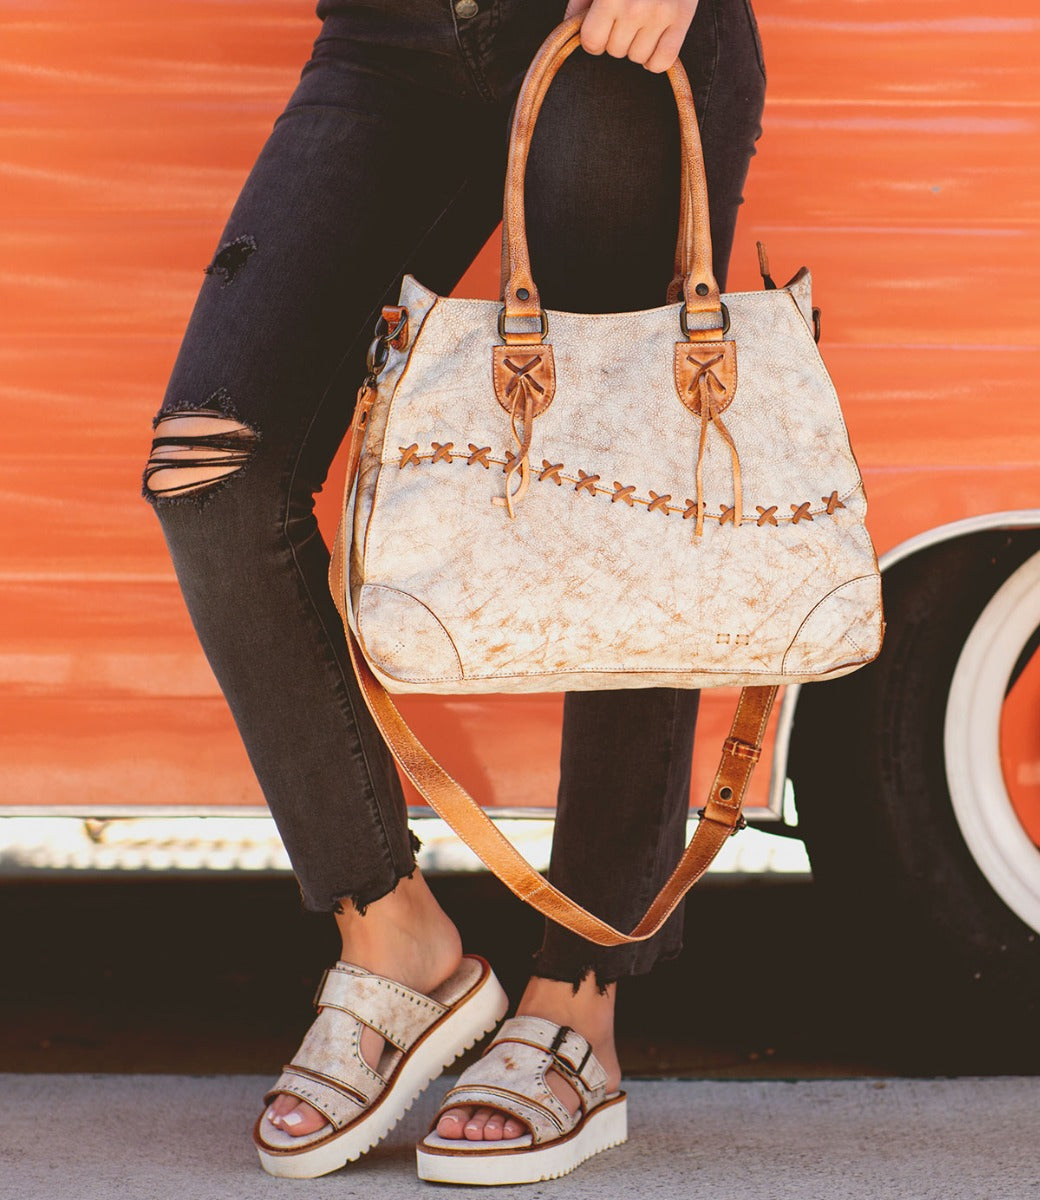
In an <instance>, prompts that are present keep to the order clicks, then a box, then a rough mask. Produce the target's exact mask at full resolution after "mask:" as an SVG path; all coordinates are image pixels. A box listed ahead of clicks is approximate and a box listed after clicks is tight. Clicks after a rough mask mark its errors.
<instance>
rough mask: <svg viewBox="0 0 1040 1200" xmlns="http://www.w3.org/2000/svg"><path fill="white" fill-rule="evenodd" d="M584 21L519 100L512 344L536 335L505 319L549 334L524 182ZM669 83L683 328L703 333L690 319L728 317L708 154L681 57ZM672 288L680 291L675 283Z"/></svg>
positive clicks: (512, 186) (562, 35)
mask: <svg viewBox="0 0 1040 1200" xmlns="http://www.w3.org/2000/svg"><path fill="white" fill-rule="evenodd" d="M582 20H583V18H582V17H580V16H579V17H572V18H570V19H569V20H567V21H563V22H561V23H560V24H559V25H558V26H557V27H556V29H554V30H553V31H552V33H550V34H549V36H548V37H547V38H546V39H545V41H544V42H543V43H542V46H541V48H540V49H539V51H538V53H537V54H536V55H535V57H534V59H533V60H532V62H531V65H530V67H528V70H527V74H526V75H525V76H524V82H523V84H522V86H521V88H520V95H519V97H518V98H517V103H516V111H515V113H514V116H513V124H512V128H511V130H510V137H509V158H508V163H507V166H506V181H505V197H504V204H503V238H502V242H503V245H502V254H503V271H502V275H503V279H504V280H505V287H504V289H503V296H502V300H503V306H504V308H503V320H502V323H501V327H502V329H503V331H504V336H505V340H506V341H507V342H511V341H530V340H532V336H533V335H532V334H530V333H521V332H519V331H515V330H509V329H507V328H506V322H508V321H510V320H512V319H518V318H533V319H535V320H538V321H539V322H540V325H541V328H542V330H543V333H542V336H544V314H543V311H542V306H541V301H540V299H539V296H538V289H537V287H536V286H535V283H534V279H533V278H532V276H531V264H530V256H529V253H528V248H527V231H526V224H525V209H524V177H525V174H526V168H527V158H528V154H529V152H530V148H531V139H532V137H533V134H534V126H535V122H536V121H537V119H538V113H539V110H540V109H541V106H542V102H543V100H544V98H545V93H546V91H547V90H548V86H549V84H550V83H551V82H552V80H553V78H554V77H555V75H556V72H557V71H558V70H559V69H560V67H561V66H562V65H563V63H564V62H565V61H566V59H567V58H568V57H569V56H570V55H571V54H573V53H574V51H575V50H577V49H578V47H579V46H580V45H581V36H580V32H579V31H580V28H581V23H582ZM668 80H669V83H670V84H671V86H672V92H673V94H674V96H675V102H676V107H677V109H678V115H679V137H680V142H681V145H682V176H683V187H682V192H681V197H680V204H681V208H680V223H679V239H678V246H677V253H676V262H677V266H678V271H679V272H681V273H682V285H681V290H682V294H683V301H684V304H683V313H682V317H683V323H684V325H685V326H688V327H689V328H693V327H694V326H696V327H697V328H702V329H703V328H704V327H705V325H704V322H703V320H701V321H696V322H691V321H690V318H691V317H692V316H693V315H694V314H703V313H714V314H717V315H718V321H717V322H716V323H715V324H716V325H717V326H721V325H722V324H723V320H724V318H723V314H722V304H721V299H720V296H719V289H718V284H717V283H716V281H715V276H714V274H713V271H712V255H711V229H710V224H709V218H708V189H707V184H706V182H705V177H704V155H703V152H702V149H701V141H700V133H699V131H698V128H697V113H696V110H695V108H694V104H693V94H692V92H691V91H690V84H689V80H688V79H687V76H686V71H685V69H684V68H683V66H682V63H681V62H680V61H678V60H676V62H675V63H673V65H672V66H671V67H669V69H668ZM672 286H673V288H674V281H673V285H672ZM670 290H671V289H670ZM539 340H541V339H540V338H539Z"/></svg>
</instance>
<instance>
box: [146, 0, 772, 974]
mask: <svg viewBox="0 0 1040 1200" xmlns="http://www.w3.org/2000/svg"><path fill="white" fill-rule="evenodd" d="M564 7H565V4H564V0H479V7H478V8H477V11H476V14H475V15H474V16H472V17H468V18H467V17H462V16H460V15H458V14H457V13H456V11H455V7H454V6H453V4H452V3H451V2H450V0H379V2H377V0H368V3H360V2H358V3H350V2H344V3H338V2H334V0H320V2H319V3H318V6H317V15H318V16H319V17H320V18H322V27H321V31H320V33H319V35H318V37H317V40H316V41H315V43H314V47H313V53H312V55H311V58H310V60H309V61H308V62H307V63H306V64H305V65H304V67H303V70H302V73H301V76H300V80H299V83H298V85H297V87H296V89H295V90H294V92H293V93H292V95H291V97H290V98H289V101H288V104H287V106H286V108H285V110H284V112H282V113H281V115H280V116H279V117H278V118H277V120H276V121H275V122H274V126H273V128H272V131H271V134H270V136H269V137H268V139H267V142H266V144H265V145H264V147H263V149H262V151H261V153H260V156H259V158H258V159H257V161H256V164H255V165H254V167H253V168H252V171H251V172H250V174H249V176H248V178H247V180H246V182H245V185H244V187H243V189H242V192H241V194H240V196H239V198H238V200H237V202H236V203H235V205H234V208H233V211H232V213H231V216H230V218H229V220H228V223H227V226H226V228H225V230H224V233H223V236H222V238H221V239H220V243H219V247H218V250H217V252H216V254H215V256H214V259H213V261H212V262H211V263H210V265H209V266H208V267H207V268H206V272H207V275H206V279H205V280H204V282H203V284H202V287H201V290H200V293H199V296H198V299H197V301H196V304H195V307H194V309H193V311H192V314H191V319H190V322H189V324H188V328H187V332H186V334H185V337H184V341H183V344H182V345H181V348H180V352H179V355H178V357H177V361H176V364H175V366H174V368H173V372H172V376H171V378H170V381H169V385H168V388H167V391H166V395H165V398H164V400H163V403H162V407H161V409H160V411H159V414H158V416H157V417H156V419H155V425H156V426H159V425H160V423H161V422H162V427H161V428H158V429H157V435H163V436H167V437H171V436H172V438H173V440H172V442H167V443H159V444H158V445H157V446H156V448H155V450H154V451H153V455H155V454H162V453H165V454H170V453H171V452H172V453H173V454H174V455H175V456H176V458H177V461H179V462H182V463H185V462H187V463H195V464H198V463H199V462H202V463H205V462H206V461H207V460H209V461H211V462H215V463H216V464H217V465H216V467H215V469H213V471H212V474H213V475H214V477H215V478H214V480H213V481H212V482H206V483H205V484H204V485H201V486H199V485H193V486H191V487H190V488H184V489H178V488H176V487H174V486H173V485H171V480H172V481H174V484H175V482H176V479H177V478H178V477H182V478H188V475H187V473H186V472H184V471H183V468H172V467H166V468H165V469H159V470H157V469H156V467H157V465H158V466H159V467H160V468H161V467H162V462H163V461H166V462H168V461H169V459H165V460H162V459H159V458H154V457H153V460H152V464H151V466H150V467H149V468H148V470H147V471H146V481H147V482H146V486H145V495H146V497H148V498H149V499H150V500H151V501H152V502H153V503H154V505H155V508H156V512H157V513H158V515H159V518H160V521H161V524H162V529H163V532H164V535H165V537H166V540H167V543H168V545H169V549H170V553H171V555H172V557H173V561H174V564H175V567H176V571H177V576H178V579H179V582H180V585H181V588H182V590H183V593H184V597H185V600H186V602H187V605H188V608H189V611H190V613H191V617H192V620H193V622H194V625H195V629H196V631H197V633H198V636H199V638H200V640H201V642H202V646H203V648H204V650H205V653H206V655H207V657H208V659H209V661H210V663H211V665H212V667H213V670H214V672H215V674H216V676H217V679H218V681H219V682H220V685H221V688H222V689H223V691H224V694H225V696H226V697H227V700H228V703H229V705H230V707H231V710H232V712H233V714H234V717H235V720H236V722H237V724H238V728H239V731H240V733H241V736H242V738H243V740H244V742H245V746H246V749H247V751H248V753H249V756H250V760H251V762H252V765H253V768H254V769H255V771H256V774H257V777H258V779H259V781H260V784H261V786H262V788H263V791H264V794H265V796H266V798H267V801H268V803H269V805H270V808H271V811H272V813H273V815H274V818H275V821H276V822H277V825H278V829H279V831H280V833H281V836H282V838H283V841H284V843H285V846H286V849H287V851H288V853H289V856H290V859H291V861H292V864H293V868H294V870H295V872H296V875H297V878H298V880H299V883H300V888H301V892H302V896H303V901H304V904H305V905H306V907H308V908H310V909H313V910H318V911H330V910H334V909H336V908H337V907H338V901H339V898H341V897H350V898H351V899H353V901H354V902H355V903H356V904H357V905H358V906H359V907H361V908H362V909H363V908H364V906H365V905H367V904H370V903H372V902H373V901H374V900H376V899H378V898H379V897H381V896H383V895H385V894H386V893H388V892H390V891H391V890H392V889H393V888H394V887H395V885H396V883H397V881H398V880H399V879H400V878H402V877H404V876H406V875H409V874H410V873H411V872H412V871H413V870H414V869H415V860H414V849H415V846H416V841H415V839H414V837H413V836H412V835H411V834H410V831H409V829H408V825H407V815H406V810H405V805H404V801H403V795H402V791H401V786H400V782H399V780H398V776H397V772H396V769H395V767H394V763H393V760H392V758H391V756H390V754H389V753H388V751H387V750H386V748H385V746H384V744H383V742H382V740H381V738H380V736H379V733H378V732H377V730H376V728H375V726H374V724H373V722H372V720H371V718H370V716H369V713H368V711H367V709H366V707H365V704H364V701H363V700H362V699H361V697H360V694H359V692H358V687H357V684H356V681H355V678H354V675H353V672H352V670H351V666H350V661H349V658H348V656H347V651H346V645H345V641H344V634H343V629H342V626H341V624H340V620H339V617H338V615H337V613H336V610H335V608H334V606H333V603H332V599H331V596H330V594H329V589H328V585H327V581H326V573H327V568H328V552H327V549H326V546H325V543H324V541H323V540H322V538H321V536H320V534H319V532H318V529H317V525H316V522H315V519H314V514H313V496H314V494H315V492H316V491H318V490H320V488H321V486H322V483H323V481H324V479H325V476H326V472H327V470H328V467H329V463H330V461H331V460H332V458H333V456H334V454H335V452H336V449H337V447H338V446H339V444H340V442H341V440H342V438H343V436H344V434H345V432H346V430H347V427H348V425H349V423H350V419H351V415H352V411H353V403H354V397H355V394H356V390H357V386H358V384H359V382H360V379H361V376H362V374H363V358H364V353H365V350H366V348H367V344H368V341H369V339H370V338H371V335H372V327H373V324H374V322H375V319H376V317H377V315H378V313H379V309H380V306H381V305H383V304H385V303H393V302H394V301H396V299H397V294H398V288H399V285H400V280H401V276H402V274H403V273H404V272H411V273H412V274H414V275H415V276H416V277H417V278H418V279H419V280H420V281H421V282H422V283H424V284H425V285H426V286H427V287H430V288H432V289H434V290H435V291H437V292H440V293H445V294H446V293H448V292H450V291H451V290H452V288H453V287H454V286H455V284H456V283H457V282H458V280H459V279H460V277H461V276H462V274H463V272H464V271H465V269H466V268H467V267H468V265H469V264H470V262H471V260H472V259H473V257H474V256H475V254H476V253H477V251H478V250H479V249H480V248H481V246H482V245H483V244H484V242H485V241H486V240H487V238H488V237H489V236H490V235H491V233H492V232H493V230H494V228H495V226H496V224H497V223H498V221H499V220H500V217H501V209H502V190H503V179H504V169H505V153H506V147H507V130H508V122H509V118H510V114H511V109H512V106H513V103H514V101H515V99H516V94H517V91H518V89H519V85H520V81H521V79H522V77H523V73H524V71H525V69H526V67H527V65H528V63H529V62H530V60H531V58H532V56H533V54H534V52H535V51H536V49H537V48H538V46H539V44H540V43H541V41H542V39H543V38H544V37H545V35H546V34H547V33H548V32H549V31H550V30H551V29H552V28H553V27H554V26H555V25H556V24H557V23H558V21H559V20H560V19H561V18H562V16H563V11H564ZM463 11H466V10H465V9H464V10H463ZM682 61H683V63H684V65H685V67H686V70H687V72H688V74H689V77H690V82H691V84H692V87H693V92H694V97H695V102H696V106H697V111H698V115H699V117H700V121H701V136H702V140H703V144H704V151H705V159H706V164H707V176H708V186H709V194H710V202H711V221H712V230H711V232H712V241H713V245H714V251H715V271H716V275H717V276H718V279H719V283H720V284H723V283H724V281H725V276H726V266H727V262H728V259H729V253H730V247H731V244H732V237H733V227H734V223H735V220H736V216H737V208H738V206H739V204H740V202H741V189H742V187H743V184H744V179H745V176H746V173H747V168H748V163H749V161H750V158H751V155H752V154H753V153H754V142H755V140H756V139H757V137H758V136H759V134H760V132H761V130H760V118H761V113H762V104H763V98H764V91H765V76H764V71H763V67H762V58H761V47H760V43H759V41H758V34H757V29H756V27H755V23H754V17H753V15H752V12H751V8H750V4H749V0H700V6H699V8H698V10H697V14H696V17H695V19H694V21H693V25H692V27H691V29H690V32H689V35H688V37H687V38H686V42H685V45H684V46H683V49H682ZM678 177H679V143H678V123H677V120H676V117H675V109H674V102H673V100H672V94H671V89H670V87H669V86H668V83H667V80H666V78H665V77H664V76H663V75H659V74H652V73H650V72H648V71H646V70H644V69H643V68H642V67H640V66H638V65H636V64H634V63H632V62H629V61H628V60H618V59H614V58H611V57H609V56H607V55H601V56H592V55H588V54H586V53H584V52H583V51H581V50H579V51H578V52H577V53H575V54H574V55H572V56H571V58H570V59H569V60H568V61H567V63H566V64H565V65H564V67H563V68H562V69H561V71H560V73H559V76H558V78H557V80H556V82H554V84H553V86H552V87H551V88H550V90H549V93H548V96H547V99H546V102H545V106H544V109H543V113H542V116H541V118H540V120H539V123H538V126H537V128H536V131H535V137H534V144H533V147H532V154H531V159H530V167H529V171H528V181H527V196H528V233H529V240H530V246H531V256H532V266H533V268H534V274H535V278H536V279H537V281H538V285H539V288H540V290H541V296H542V300H543V303H544V304H545V306H546V307H547V308H557V309H571V310H577V311H589V312H595V311H601V312H602V311H621V310H628V309H639V308H648V307H654V306H657V305H660V304H663V303H664V302H665V289H666V286H667V284H668V282H669V279H670V277H671V273H672V256H673V251H674V244H675V234H676V228H677V223H678V194H679V189H678ZM191 414H200V419H199V421H197V422H196V423H197V424H200V425H205V426H206V427H207V429H209V428H212V429H214V430H217V431H218V432H217V433H216V434H214V435H212V436H209V437H206V436H205V435H204V436H203V437H202V438H201V439H199V438H192V437H184V436H180V437H178V436H177V433H178V431H179V432H180V433H182V434H183V432H184V424H183V421H182V422H181V424H180V426H179V427H178V424H177V422H176V421H172V422H171V421H164V418H170V417H173V416H175V415H180V416H184V415H191ZM207 417H208V418H225V419H226V420H219V419H217V420H213V421H211V422H210V423H209V424H207V421H206V420H202V419H201V418H207ZM232 422H237V423H239V424H240V426H241V427H240V428H237V429H232V428H230V426H231V423H232ZM178 471H180V476H178ZM696 713H697V694H696V693H695V692H690V691H683V690H679V689H670V688H659V689H633V690H630V691H614V692H598V693H597V692H581V693H568V694H567V696H566V698H565V702H564V720H563V749H562V755H561V764H560V768H561V769H560V786H559V796H558V809H557V823H556V837H555V842H554V846H553V855H552V864H551V876H552V878H553V879H554V881H555V882H556V883H557V884H559V885H560V886H561V887H562V888H564V889H565V890H566V891H568V892H569V893H570V894H571V895H573V896H574V897H575V898H576V899H577V900H578V901H579V902H581V903H582V904H584V905H586V906H587V907H590V908H591V909H592V910H594V911H595V912H597V913H599V914H600V915H602V916H603V917H605V918H606V919H607V920H609V921H611V922H613V923H615V924H619V925H621V926H624V927H630V926H631V925H632V924H633V923H634V922H635V920H636V919H637V918H638V917H639V916H641V915H642V912H643V910H644V909H645V907H646V905H647V904H648V903H649V900H650V898H651V896H652V895H653V894H654V893H655V892H656V891H657V889H658V887H659V886H660V884H661V882H662V881H663V879H664V878H665V877H666V876H667V874H668V873H669V872H670V870H671V868H672V866H673V865H674V863H675V861H676V859H677V857H678V855H679V853H680V850H681V845H682V839H683V835H684V832H685V823H686V815H687V804H688V791H689V783H690V760H691V755H692V743H693V732H694V724H695V721H696ZM681 932H682V931H681V915H679V914H677V915H676V916H675V917H674V918H673V919H672V920H671V921H670V922H669V923H668V925H667V927H666V928H665V929H664V930H662V932H661V933H660V934H659V935H658V936H657V937H655V938H654V939H652V941H650V942H647V943H643V944H641V945H638V946H635V947H622V948H617V949H611V950H604V949H602V948H599V947H595V946H592V945H590V944H589V943H587V942H585V941H584V940H582V939H580V938H577V937H574V936H573V935H571V934H568V933H566V932H565V931H563V930H561V929H559V928H558V927H557V926H555V925H551V924H550V925H549V926H548V927H547V930H546V936H545V942H544V945H543V947H542V949H541V951H540V952H539V954H538V956H537V960H536V964H535V969H536V973H537V974H539V975H545V976H548V977H551V978H558V979H569V980H572V981H576V980H578V979H580V978H581V977H582V976H583V975H584V973H585V972H586V970H588V969H594V970H595V972H596V975H597V978H598V979H599V980H600V982H603V981H605V980H607V979H615V978H618V977H619V976H622V975H629V974H637V973H642V972H645V971H647V970H649V969H650V967H651V966H652V965H653V964H654V962H655V961H657V960H658V959H659V958H661V957H662V956H670V955H672V954H674V953H676V952H677V950H678V948H679V945H680V939H681Z"/></svg>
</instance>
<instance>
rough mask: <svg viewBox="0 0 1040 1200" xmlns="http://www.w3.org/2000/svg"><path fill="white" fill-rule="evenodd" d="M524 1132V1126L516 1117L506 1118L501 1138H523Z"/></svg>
mask: <svg viewBox="0 0 1040 1200" xmlns="http://www.w3.org/2000/svg"><path fill="white" fill-rule="evenodd" d="M525 1132H526V1130H525V1128H524V1125H523V1124H522V1122H520V1121H518V1120H517V1119H516V1117H507V1118H506V1120H505V1124H504V1125H503V1126H502V1137H503V1138H518V1137H523V1136H524V1133H525Z"/></svg>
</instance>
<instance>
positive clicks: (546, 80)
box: [406, 18, 693, 340]
mask: <svg viewBox="0 0 1040 1200" xmlns="http://www.w3.org/2000/svg"><path fill="white" fill-rule="evenodd" d="M579 28H580V18H579ZM680 69H682V65H681V64H680ZM554 77H555V72H554V73H553V74H552V75H549V74H546V75H544V76H543V77H542V80H541V83H540V85H539V89H538V93H537V95H536V97H535V99H534V106H535V110H536V111H540V110H541V107H542V101H543V100H544V99H545V93H546V91H547V90H548V88H549V84H550V83H552V81H553V78H554ZM689 175H690V164H689V160H688V159H687V157H686V145H685V142H682V164H681V168H680V172H679V232H678V234H677V235H676V239H675V274H674V276H673V278H672V281H671V283H670V284H669V285H668V290H667V293H666V295H665V302H666V303H667V304H672V303H674V302H675V301H676V300H679V299H681V298H682V285H683V280H684V279H685V278H686V276H687V274H689V269H690V268H689V262H688V254H687V248H688V246H689V245H690V244H691V243H692V241H693V229H692V227H691V226H690V223H689V222H690V204H689V192H690V186H691V185H690V178H689ZM508 284H509V205H508V204H504V205H503V212H502V250H501V258H500V263H499V287H500V291H501V295H502V296H503V297H504V296H505V294H506V289H507V287H508ZM406 340H407V339H406Z"/></svg>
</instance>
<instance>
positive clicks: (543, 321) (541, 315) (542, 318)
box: [498, 304, 549, 342]
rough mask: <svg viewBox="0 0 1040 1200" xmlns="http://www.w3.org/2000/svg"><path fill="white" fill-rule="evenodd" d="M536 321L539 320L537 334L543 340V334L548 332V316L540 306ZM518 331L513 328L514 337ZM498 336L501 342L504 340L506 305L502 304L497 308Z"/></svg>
mask: <svg viewBox="0 0 1040 1200" xmlns="http://www.w3.org/2000/svg"><path fill="white" fill-rule="evenodd" d="M538 322H539V330H538V336H539V337H540V338H541V339H542V341H543V342H544V341H545V335H546V334H547V333H548V332H549V318H548V317H547V316H546V315H545V309H544V308H540V309H539V310H538ZM523 332H524V333H526V332H527V330H524V331H523ZM518 333H520V330H514V332H513V336H514V337H515V336H517V334H518ZM498 336H499V337H500V338H501V339H502V341H503V342H504V341H505V340H506V306H505V305H504V304H503V305H502V307H501V308H500V309H499V310H498Z"/></svg>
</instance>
